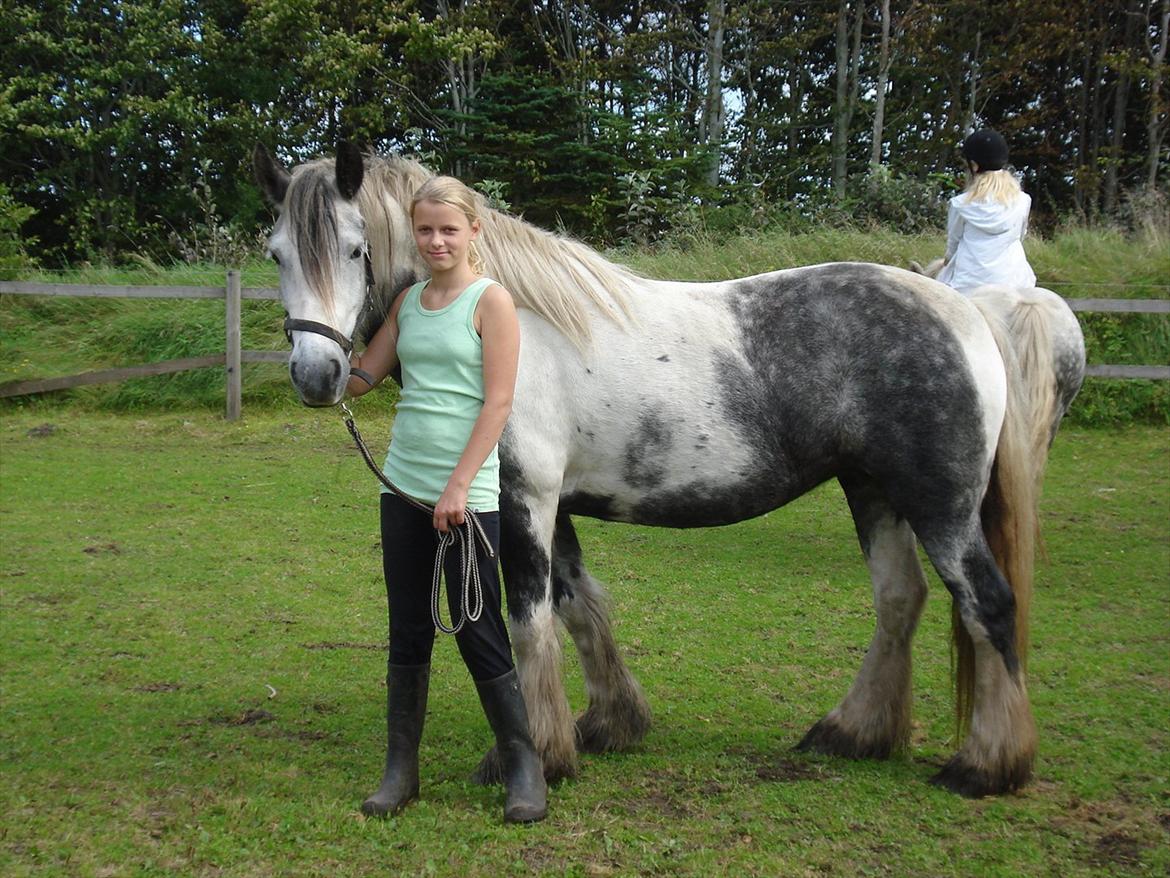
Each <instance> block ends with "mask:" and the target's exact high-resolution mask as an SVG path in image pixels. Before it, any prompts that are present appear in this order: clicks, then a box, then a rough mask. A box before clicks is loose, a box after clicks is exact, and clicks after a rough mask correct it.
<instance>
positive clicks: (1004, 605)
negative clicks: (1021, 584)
mask: <svg viewBox="0 0 1170 878" xmlns="http://www.w3.org/2000/svg"><path fill="white" fill-rule="evenodd" d="M963 573H964V575H965V576H966V577H967V580H968V581H969V582H970V583H971V585H972V587H973V588H974V590H975V606H976V612H977V613H978V615H979V621H980V622H982V623H983V627H984V628H986V629H987V637H988V639H989V640H990V641H991V644H992V646H994V647H995V648H996V650H997V651H998V652H999V654H1000V655H1002V656H1003V662H1004V665H1005V666H1006V667H1007V669H1008V671H1009V673H1012V674H1014V673H1016V671H1017V670H1018V669H1019V662H1020V660H1019V656H1018V655H1017V654H1016V598H1015V595H1014V594H1013V593H1012V589H1011V586H1010V585H1008V583H1007V580H1005V579H1004V578H1003V575H1002V574H1001V573H1000V572H999V568H998V567H996V566H995V561H994V559H993V558H992V557H991V553H990V552H989V551H988V549H987V548H986V546H972V547H971V548H970V549H969V550H968V552H967V554H966V555H965V556H964V557H963ZM956 600H958V595H956Z"/></svg>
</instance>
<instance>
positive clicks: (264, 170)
mask: <svg viewBox="0 0 1170 878" xmlns="http://www.w3.org/2000/svg"><path fill="white" fill-rule="evenodd" d="M252 173H253V174H254V175H255V177H256V183H257V184H259V186H260V191H261V192H263V193H264V197H265V198H267V199H268V203H269V204H271V205H272V206H273V207H280V206H281V205H282V204H284V196H285V193H286V192H288V183H289V180H291V179H292V175H291V174H289V172H288V171H286V170H285V169H284V168H283V167H281V165H280V162H278V161H277V160H276V159H274V158H273V157H272V153H270V152H269V151H268V150H267V149H266V148H265V147H264V144H263V143H260V142H259V141H257V142H256V146H255V147H254V148H253V149H252Z"/></svg>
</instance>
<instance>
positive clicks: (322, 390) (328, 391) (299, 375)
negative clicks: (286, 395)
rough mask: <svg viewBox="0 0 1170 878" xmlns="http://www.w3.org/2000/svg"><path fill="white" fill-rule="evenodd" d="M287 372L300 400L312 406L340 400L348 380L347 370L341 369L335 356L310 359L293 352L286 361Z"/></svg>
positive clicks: (325, 404)
mask: <svg viewBox="0 0 1170 878" xmlns="http://www.w3.org/2000/svg"><path fill="white" fill-rule="evenodd" d="M346 365H347V366H348V363H347V364H346ZM288 374H289V378H290V379H291V381H292V385H293V387H294V388H296V391H297V395H298V396H300V398H301V402H302V403H304V404H305V405H307V406H310V407H312V408H320V407H322V406H331V405H337V403H339V402H341V399H342V397H343V396H344V395H345V385H346V383H347V382H348V380H349V370H348V369H343V368H342V363H341V361H340V360H339V359H337V358H336V357H328V358H326V359H324V360H311V359H305V358H302V357H298V356H296V354H295V353H294V355H293V356H292V357H291V358H290V359H289V362H288Z"/></svg>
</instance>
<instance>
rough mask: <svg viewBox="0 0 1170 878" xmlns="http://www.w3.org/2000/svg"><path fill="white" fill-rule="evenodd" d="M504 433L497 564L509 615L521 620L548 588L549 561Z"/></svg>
mask: <svg viewBox="0 0 1170 878" xmlns="http://www.w3.org/2000/svg"><path fill="white" fill-rule="evenodd" d="M507 436H508V434H507V432H506V431H505V433H504V436H503V438H501V440H500V568H501V569H502V570H503V573H504V590H505V592H506V594H507V596H508V615H509V616H510V617H511V618H512V619H513V620H514V621H516V622H524V621H526V620H527V619H529V618H530V617H531V616H532V610H533V607H535V606H536V605H537V604H538V603H539V602H540V601H541V599H542V598H544V596H545V595H546V594H547V592H548V582H549V572H550V569H551V561H550V558H549V554H548V551H547V550H546V548H545V547H544V545H543V541H542V539H541V537H540V535H539V534H538V533H537V532H536V529H535V528H534V527H533V524H532V515H531V514H530V513H529V511H528V504H527V503H526V499H527V494H526V492H525V489H524V479H523V472H522V470H521V468H520V467H519V465H518V464H517V462H516V460H515V458H514V456H513V454H512V449H511V446H510V444H509V443H508V441H507Z"/></svg>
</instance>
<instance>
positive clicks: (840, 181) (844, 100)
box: [832, 0, 849, 201]
mask: <svg viewBox="0 0 1170 878" xmlns="http://www.w3.org/2000/svg"><path fill="white" fill-rule="evenodd" d="M836 63H837V93H836V97H835V99H834V102H833V140H832V151H833V170H832V182H833V196H834V198H835V199H836V200H837V201H844V200H845V182H846V173H847V171H848V148H849V0H840V3H839V5H838V6H837V44H836Z"/></svg>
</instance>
